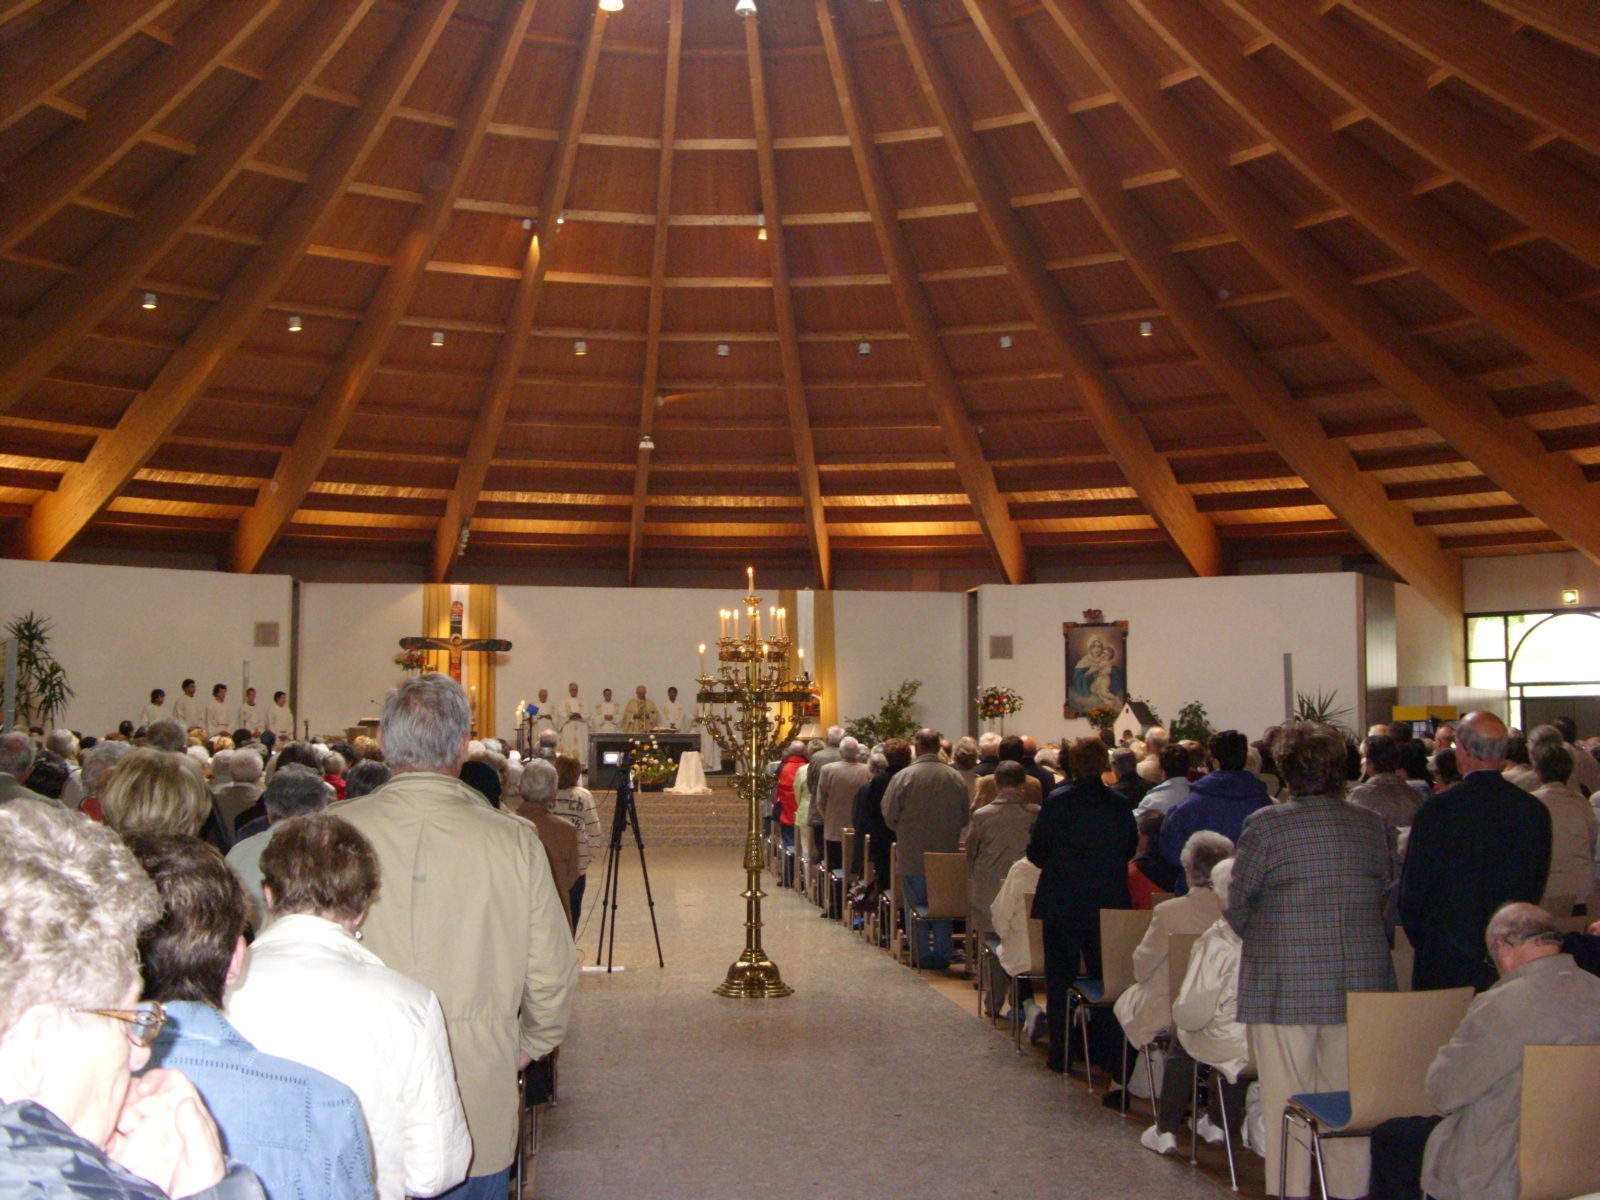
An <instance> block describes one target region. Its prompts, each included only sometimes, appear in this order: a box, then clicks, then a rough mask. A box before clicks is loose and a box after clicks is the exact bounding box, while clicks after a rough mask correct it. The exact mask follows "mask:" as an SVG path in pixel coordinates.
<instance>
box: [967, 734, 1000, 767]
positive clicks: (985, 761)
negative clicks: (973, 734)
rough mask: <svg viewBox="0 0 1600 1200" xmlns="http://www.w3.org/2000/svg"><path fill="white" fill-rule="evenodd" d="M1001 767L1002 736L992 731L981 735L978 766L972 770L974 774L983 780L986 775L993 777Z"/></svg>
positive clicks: (979, 736) (979, 738) (979, 737)
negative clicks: (997, 768) (996, 769)
mask: <svg viewBox="0 0 1600 1200" xmlns="http://www.w3.org/2000/svg"><path fill="white" fill-rule="evenodd" d="M999 765H1000V735H999V734H998V733H995V732H994V731H993V730H992V729H991V730H990V731H989V732H988V733H983V734H979V735H978V765H977V766H975V767H973V768H972V773H973V774H974V775H976V776H977V777H978V778H979V779H982V778H983V777H984V776H986V775H993V774H994V772H995V768H996V767H998V766H999Z"/></svg>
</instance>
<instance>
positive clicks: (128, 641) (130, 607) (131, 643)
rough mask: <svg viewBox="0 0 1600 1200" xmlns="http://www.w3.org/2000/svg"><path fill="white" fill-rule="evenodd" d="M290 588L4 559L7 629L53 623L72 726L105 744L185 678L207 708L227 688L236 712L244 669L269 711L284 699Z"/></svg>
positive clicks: (2, 606)
mask: <svg viewBox="0 0 1600 1200" xmlns="http://www.w3.org/2000/svg"><path fill="white" fill-rule="evenodd" d="M292 586H293V584H292V581H291V580H290V579H289V577H288V576H287V575H231V574H221V573H217V572H211V571H168V570H159V569H155V568H150V567H106V566H96V565H91V564H86V563H39V562H26V561H23V560H20V559H0V624H9V623H10V621H11V620H12V618H14V617H18V616H21V615H22V614H23V613H26V612H28V611H30V610H31V611H33V612H34V613H37V614H38V615H39V616H43V617H49V618H50V619H51V620H53V621H54V622H55V629H54V631H53V633H52V637H51V641H52V647H53V649H54V652H55V656H56V658H57V659H58V660H59V661H60V663H61V665H62V666H63V667H64V668H65V670H66V672H67V681H68V682H69V683H70V684H71V685H72V687H73V689H74V691H76V693H77V695H76V696H75V697H74V698H73V701H72V704H71V707H70V708H69V709H68V710H67V714H66V721H65V723H66V724H67V725H70V726H71V727H72V728H73V729H76V730H78V731H79V732H80V733H85V734H93V735H95V736H97V737H98V736H100V735H102V734H105V733H108V732H111V731H113V730H115V729H116V727H117V723H118V722H119V721H123V720H137V719H138V716H139V710H140V709H141V708H142V707H143V706H144V703H145V701H146V700H147V699H148V698H149V695H150V689H151V688H156V687H159V688H163V689H165V690H166V693H167V705H168V707H169V708H170V706H171V705H172V703H173V701H174V700H175V699H176V697H177V696H178V687H179V684H180V683H182V681H183V680H184V679H185V678H186V677H187V678H192V679H194V680H195V681H196V683H197V687H196V689H195V691H196V694H197V695H199V696H201V697H202V698H205V697H208V696H209V695H210V693H211V687H212V685H213V684H217V683H225V684H227V685H228V703H229V704H230V705H232V704H237V703H239V702H240V701H241V700H242V699H243V685H244V674H245V664H246V663H247V662H248V663H249V672H250V683H251V684H252V685H254V687H255V688H256V691H257V694H258V697H259V699H260V700H261V702H262V703H268V702H269V701H270V697H271V695H272V693H273V692H274V691H277V690H278V689H280V688H282V689H287V688H288V686H289V641H290V629H289V621H290V605H291V589H292ZM257 622H267V623H274V622H275V623H276V624H277V627H278V644H277V646H276V647H262V646H256V645H255V633H256V623H257ZM0 636H3V635H0Z"/></svg>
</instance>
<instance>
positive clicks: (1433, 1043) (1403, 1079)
mask: <svg viewBox="0 0 1600 1200" xmlns="http://www.w3.org/2000/svg"><path fill="white" fill-rule="evenodd" d="M1471 1003H1472V989H1471V988H1469V987H1461V988H1447V989H1445V990H1443V991H1436V992H1351V993H1350V994H1349V996H1348V997H1347V999H1346V1013H1347V1029H1348V1039H1349V1049H1348V1055H1349V1058H1348V1063H1349V1067H1348V1070H1349V1074H1348V1076H1347V1077H1348V1079H1349V1080H1350V1090H1349V1091H1344V1092H1307V1093H1303V1094H1301V1095H1298V1096H1290V1097H1289V1102H1288V1103H1287V1104H1286V1105H1285V1106H1284V1109H1283V1128H1282V1130H1281V1131H1280V1133H1279V1138H1280V1141H1279V1153H1278V1195H1280V1196H1282V1195H1284V1194H1285V1193H1284V1188H1285V1186H1286V1185H1287V1183H1288V1179H1289V1126H1290V1124H1291V1123H1294V1124H1299V1125H1303V1126H1304V1127H1305V1129H1306V1131H1307V1133H1309V1134H1310V1136H1311V1156H1312V1160H1313V1161H1314V1162H1315V1164H1316V1168H1317V1183H1318V1186H1319V1188H1320V1189H1321V1192H1322V1197H1323V1200H1327V1196H1328V1179H1327V1175H1326V1174H1325V1173H1324V1171H1323V1165H1322V1141H1323V1139H1324V1138H1342V1137H1366V1136H1367V1135H1368V1134H1370V1133H1371V1132H1372V1129H1373V1127H1374V1126H1376V1125H1381V1124H1382V1123H1383V1122H1384V1121H1387V1120H1390V1119H1391V1118H1393V1117H1425V1116H1434V1115H1436V1114H1437V1112H1438V1110H1437V1109H1435V1108H1434V1107H1433V1103H1432V1102H1431V1101H1430V1100H1429V1099H1428V1089H1427V1078H1428V1067H1429V1066H1431V1065H1432V1063H1433V1059H1434V1056H1435V1055H1436V1054H1438V1053H1439V1048H1440V1047H1441V1046H1443V1045H1444V1044H1445V1043H1446V1042H1448V1041H1449V1040H1450V1038H1451V1037H1452V1036H1454V1034H1455V1031H1456V1027H1457V1026H1459V1025H1460V1024H1461V1018H1462V1017H1464V1016H1466V1013H1467V1006H1468V1005H1469V1004H1471Z"/></svg>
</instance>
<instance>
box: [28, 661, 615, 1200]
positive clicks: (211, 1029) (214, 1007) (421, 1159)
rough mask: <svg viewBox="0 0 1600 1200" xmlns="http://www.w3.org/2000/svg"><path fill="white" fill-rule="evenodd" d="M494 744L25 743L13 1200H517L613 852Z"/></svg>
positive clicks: (239, 735) (401, 700)
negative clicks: (592, 892) (589, 902)
mask: <svg viewBox="0 0 1600 1200" xmlns="http://www.w3.org/2000/svg"><path fill="white" fill-rule="evenodd" d="M185 694H186V695H187V694H189V690H186V693H185ZM221 699H222V697H221V696H220V695H219V696H218V700H219V701H220V700H221ZM153 707H156V708H159V707H160V705H159V704H154V705H153ZM471 720H472V716H471V707H470V703H469V700H468V698H467V695H466V694H465V692H464V691H463V690H462V688H461V686H460V685H459V684H458V683H455V682H454V681H453V680H451V679H449V678H448V677H446V676H443V675H432V674H430V675H421V676H417V677H414V678H411V679H408V680H407V681H406V682H405V683H404V684H402V685H401V686H400V687H399V688H397V689H396V690H395V691H394V692H392V693H391V694H390V696H389V698H388V700H387V702H386V703H385V705H384V709H383V714H382V719H381V725H380V738H379V739H378V740H373V739H369V738H358V739H356V740H355V742H354V743H345V742H339V741H334V742H332V743H331V744H325V743H324V742H322V741H321V740H316V741H293V740H290V737H291V731H292V719H291V720H290V721H289V723H288V724H287V725H286V726H285V727H284V736H283V737H280V738H277V739H274V738H273V737H272V734H273V732H274V731H273V730H272V729H271V728H269V727H268V726H267V725H266V724H265V723H263V725H262V727H261V728H260V729H259V730H254V729H251V728H250V727H249V726H248V725H246V724H244V723H242V722H241V723H239V724H235V723H234V722H233V721H232V720H231V718H230V720H229V722H228V723H227V724H228V725H229V726H230V727H231V729H230V732H228V733H226V734H222V733H217V734H215V735H213V736H210V737H206V736H204V735H205V734H206V733H207V732H208V727H207V726H206V725H204V724H198V725H194V726H192V727H191V726H189V724H188V722H187V721H185V720H179V719H174V718H173V717H167V716H162V715H159V714H157V715H156V716H155V719H153V720H150V721H148V722H144V723H142V724H141V725H140V726H138V727H135V728H134V729H133V730H132V731H131V732H130V733H125V734H123V735H122V736H120V737H108V738H103V739H94V738H89V737H85V738H82V739H79V738H77V737H76V736H75V735H73V734H71V733H69V732H67V731H66V730H57V731H55V732H53V733H51V734H50V735H49V736H48V737H47V738H45V739H43V742H44V744H43V745H40V744H37V742H36V739H35V738H34V737H32V736H30V735H29V734H27V733H22V732H13V733H9V734H5V735H3V736H0V1129H3V1131H4V1141H3V1142H0V1145H3V1147H4V1149H0V1194H6V1195H13V1194H17V1195H37V1196H49V1197H58V1196H60V1197H74V1198H78V1200H89V1198H91V1197H93V1198H95V1200H101V1198H107V1197H140V1198H150V1200H154V1198H155V1197H160V1196H169V1197H187V1196H203V1197H208V1198H213V1197H214V1198H217V1200H246V1198H255V1197H262V1196H265V1197H267V1198H268V1200H291V1198H301V1197H308V1198H309V1197H354V1198H358V1200H359V1198H364V1197H381V1198H382V1200H402V1198H403V1197H408V1196H411V1197H432V1196H447V1197H450V1198H451V1200H490V1198H493V1200H504V1197H505V1196H506V1194H507V1189H508V1186H509V1178H510V1174H511V1169H512V1165H513V1161H514V1158H515V1155H516V1153H517V1150H518V1146H519V1143H520V1139H521V1137H522V1133H521V1122H522V1120H523V1106H524V1103H525V1093H524V1092H523V1091H521V1090H519V1079H520V1078H521V1077H522V1074H523V1073H525V1072H526V1073H528V1074H529V1075H530V1076H531V1075H532V1074H533V1073H534V1072H537V1071H540V1070H545V1071H548V1070H549V1069H551V1068H552V1066H553V1062H554V1059H555V1056H556V1055H557V1052H558V1050H559V1047H560V1045H561V1043H562V1042H563V1040H564V1039H565V1036H566V1031H567V1026H568V1021H569V1016H570V1012H571V1007H572V1003H573V996H574V991H575V987H576V981H577V975H578V957H577V951H576V949H575V947H574V944H573V922H574V921H575V920H576V918H577V915H578V913H579V911H580V906H581V903H582V896H583V880H584V872H585V871H586V870H587V867H588V863H589V861H590V859H591V857H593V856H594V855H595V854H597V852H598V847H599V840H600V830H599V820H598V816H597V815H596V811H595V804H594V800H593V797H592V796H591V795H590V794H589V793H588V792H587V791H586V790H585V789H584V788H582V787H580V786H579V785H578V783H579V778H580V771H579V765H578V762H577V760H576V759H575V758H573V757H572V756H569V755H561V754H556V755H554V756H552V759H551V760H546V759H544V758H537V759H533V760H530V761H528V762H527V763H521V762H517V761H515V760H514V759H513V758H512V756H511V755H509V754H507V753H506V750H505V747H504V746H503V745H502V744H500V743H498V742H495V741H492V740H490V741H483V742H479V741H476V740H474V739H473V738H472V736H471ZM380 743H381V747H382V748H381V749H380V748H379V747H380ZM41 768H42V769H41ZM69 783H70V784H71V785H74V786H71V787H70V788H69V786H68V785H69ZM465 914H470V918H469V919H463V917H464V915H465Z"/></svg>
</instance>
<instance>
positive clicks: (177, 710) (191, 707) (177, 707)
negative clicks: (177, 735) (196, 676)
mask: <svg viewBox="0 0 1600 1200" xmlns="http://www.w3.org/2000/svg"><path fill="white" fill-rule="evenodd" d="M157 719H158V720H159V718H157ZM172 719H173V720H174V721H176V722H177V723H178V724H179V725H182V726H183V728H184V730H185V732H187V731H188V730H190V729H204V728H205V724H206V706H205V703H204V701H202V700H201V699H200V697H198V696H196V695H195V694H194V680H192V679H185V680H184V681H183V695H181V696H179V697H178V698H177V700H176V701H174V702H173V705H172Z"/></svg>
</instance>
